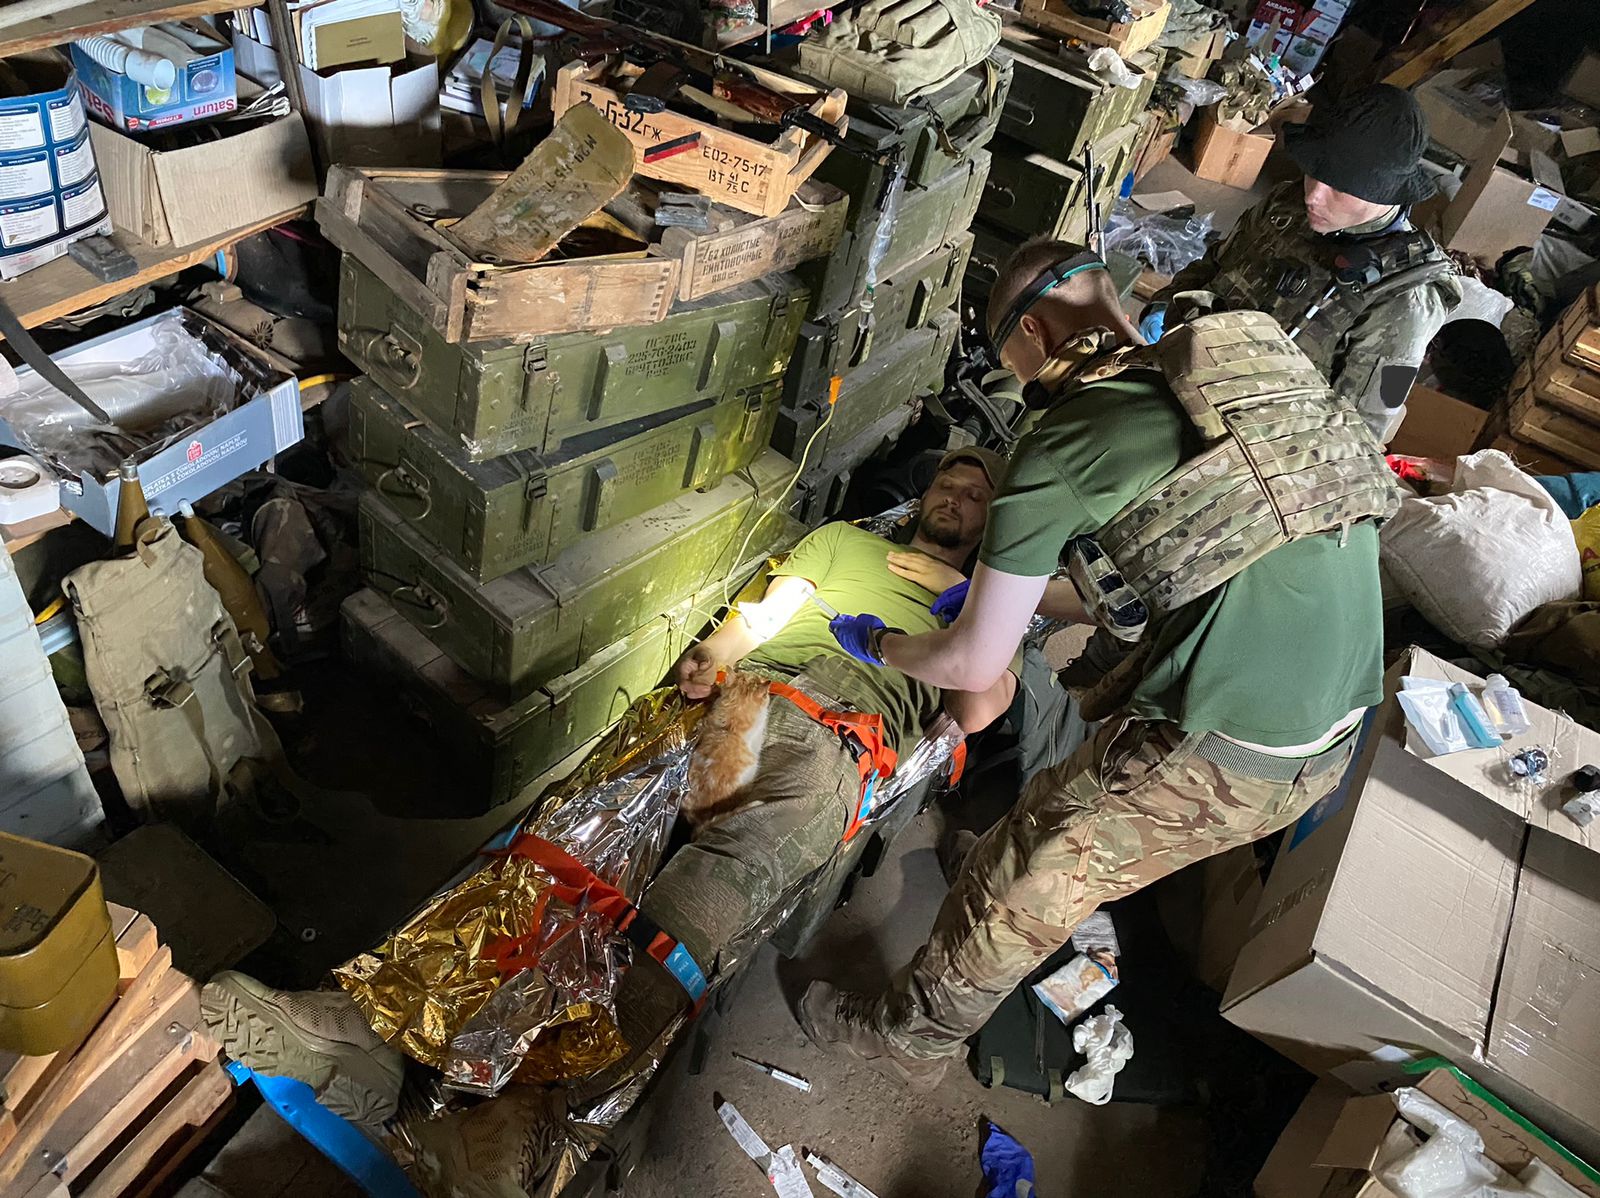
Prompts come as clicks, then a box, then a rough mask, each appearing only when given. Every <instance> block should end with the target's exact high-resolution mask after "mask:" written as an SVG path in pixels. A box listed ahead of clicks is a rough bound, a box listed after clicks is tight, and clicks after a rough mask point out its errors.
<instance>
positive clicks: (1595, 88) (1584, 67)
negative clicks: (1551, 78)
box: [1561, 50, 1600, 108]
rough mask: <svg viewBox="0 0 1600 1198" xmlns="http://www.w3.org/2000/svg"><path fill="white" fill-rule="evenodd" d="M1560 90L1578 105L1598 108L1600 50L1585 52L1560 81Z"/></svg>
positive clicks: (1599, 96) (1599, 100) (1599, 106)
mask: <svg viewBox="0 0 1600 1198" xmlns="http://www.w3.org/2000/svg"><path fill="white" fill-rule="evenodd" d="M1561 90H1562V91H1563V92H1564V93H1565V94H1566V95H1569V96H1571V97H1572V98H1573V99H1574V100H1576V101H1577V102H1578V103H1580V104H1587V105H1588V106H1589V107H1590V108H1600V50H1585V51H1584V53H1583V57H1582V58H1580V59H1578V61H1577V62H1576V63H1574V64H1573V67H1572V70H1570V71H1568V72H1567V77H1566V79H1565V80H1563V81H1562V84H1561Z"/></svg>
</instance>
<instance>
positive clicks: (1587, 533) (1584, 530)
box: [1572, 507, 1600, 601]
mask: <svg viewBox="0 0 1600 1198" xmlns="http://www.w3.org/2000/svg"><path fill="white" fill-rule="evenodd" d="M1572 536H1573V539H1574V540H1576V541H1577V543H1578V566H1579V568H1580V569H1581V570H1582V571H1583V597H1584V598H1585V599H1590V600H1597V601H1600V507H1592V508H1590V509H1589V510H1588V511H1586V512H1584V513H1583V515H1581V516H1579V517H1578V518H1577V519H1576V520H1574V521H1573V522H1572Z"/></svg>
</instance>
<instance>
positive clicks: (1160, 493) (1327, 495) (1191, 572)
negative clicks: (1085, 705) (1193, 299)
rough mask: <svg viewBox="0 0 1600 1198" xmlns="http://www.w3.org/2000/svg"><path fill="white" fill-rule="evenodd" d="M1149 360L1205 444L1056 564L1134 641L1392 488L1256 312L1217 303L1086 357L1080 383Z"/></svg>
mask: <svg viewBox="0 0 1600 1198" xmlns="http://www.w3.org/2000/svg"><path fill="white" fill-rule="evenodd" d="M1137 367H1144V368H1150V367H1155V368H1156V369H1159V370H1160V371H1161V373H1162V375H1163V376H1164V377H1165V378H1166V380H1167V384H1168V385H1169V386H1170V387H1171V389H1172V393H1173V396H1174V397H1175V398H1176V400H1177V402H1178V404H1179V405H1180V406H1181V407H1182V409H1183V412H1184V415H1185V416H1187V417H1188V418H1189V420H1190V421H1191V422H1192V424H1193V425H1194V427H1195V429H1196V430H1197V431H1198V433H1199V436H1200V440H1201V442H1202V445H1203V447H1202V449H1201V450H1200V452H1199V453H1198V454H1196V455H1195V456H1193V457H1191V458H1189V459H1188V460H1187V461H1184V462H1181V463H1180V464H1179V465H1178V466H1177V467H1176V468H1175V469H1174V470H1172V471H1171V472H1170V473H1169V474H1167V476H1166V477H1164V478H1162V479H1161V480H1159V481H1158V482H1157V483H1155V485H1153V486H1152V487H1150V488H1149V489H1148V490H1146V491H1145V492H1144V493H1143V494H1142V495H1140V496H1138V497H1137V498H1136V499H1134V500H1133V501H1132V502H1130V503H1128V504H1127V505H1126V506H1125V507H1123V509H1122V510H1121V511H1119V512H1118V513H1117V514H1116V515H1115V516H1113V517H1112V518H1111V519H1110V520H1109V521H1107V522H1106V524H1105V525H1104V526H1103V527H1102V528H1100V529H1099V530H1098V531H1097V532H1096V533H1094V535H1093V536H1091V537H1080V538H1078V539H1077V540H1075V541H1074V542H1072V543H1071V544H1069V546H1068V547H1067V555H1066V556H1067V568H1068V572H1069V573H1070V575H1071V576H1072V579H1073V582H1074V583H1075V584H1076V586H1077V588H1078V590H1079V592H1080V593H1081V595H1082V597H1083V599H1084V602H1085V604H1086V605H1087V606H1088V608H1089V610H1090V612H1091V614H1093V615H1094V616H1095V618H1096V620H1097V621H1098V622H1099V623H1100V624H1101V625H1102V626H1103V627H1105V628H1106V629H1108V630H1109V631H1110V632H1111V633H1112V634H1113V635H1114V636H1116V637H1118V638H1120V639H1122V640H1124V641H1138V640H1140V639H1141V638H1142V637H1143V635H1144V633H1145V631H1146V629H1147V627H1148V626H1149V625H1150V624H1151V623H1152V622H1154V621H1156V620H1159V618H1160V617H1161V616H1163V615H1165V614H1166V613H1168V612H1171V611H1174V610H1175V609H1177V608H1180V607H1182V606H1184V605H1185V604H1187V603H1189V602H1191V601H1193V600H1195V599H1198V598H1199V597H1200V596H1202V595H1205V594H1207V593H1208V592H1210V591H1213V590H1215V589H1216V588H1217V587H1220V586H1221V585H1222V584H1223V583H1225V582H1227V581H1228V580H1229V579H1230V578H1232V577H1233V576H1234V575H1235V574H1238V573H1239V572H1240V571H1241V570H1243V569H1245V567H1247V566H1249V565H1250V564H1251V563H1252V562H1254V561H1257V560H1258V559H1260V558H1261V557H1263V556H1264V555H1266V554H1268V553H1270V552H1272V550H1274V549H1276V548H1277V547H1278V546H1280V545H1286V544H1288V543H1289V542H1291V541H1296V540H1299V539H1301V538H1303V537H1313V536H1323V535H1329V534H1332V535H1338V536H1341V537H1343V536H1344V535H1346V534H1347V533H1348V530H1349V528H1350V527H1351V525H1353V524H1356V523H1359V522H1360V521H1363V520H1376V519H1384V518H1387V517H1389V516H1391V515H1393V514H1394V512H1395V511H1396V510H1397V509H1398V507H1399V503H1400V490H1399V486H1398V484H1397V483H1396V481H1395V477H1394V474H1393V473H1392V472H1391V471H1390V469H1389V467H1388V464H1387V463H1386V462H1385V461H1384V457H1383V450H1382V449H1381V447H1380V446H1379V445H1378V443H1377V441H1375V440H1374V439H1373V437H1372V434H1371V433H1370V432H1369V431H1368V430H1367V428H1366V425H1365V424H1364V423H1363V422H1362V419H1361V416H1360V414H1359V413H1358V412H1357V411H1356V410H1355V408H1354V407H1353V406H1351V405H1350V403H1348V402H1347V401H1346V400H1343V399H1340V398H1339V397H1338V396H1336V395H1335V394H1334V393H1333V391H1332V390H1331V389H1330V388H1329V387H1328V384H1327V381H1326V380H1325V379H1324V378H1323V377H1322V375H1321V374H1320V373H1318V371H1317V369H1316V368H1315V367H1314V366H1313V365H1312V364H1311V361H1310V359H1308V358H1307V357H1306V355H1305V354H1304V353H1303V352H1302V351H1301V350H1300V349H1299V348H1298V347H1297V346H1296V345H1295V343H1294V342H1293V341H1290V340H1289V338H1288V336H1287V335H1286V334H1285V333H1284V331H1283V329H1282V327H1281V326H1280V325H1279V324H1278V323H1277V322H1276V321H1274V320H1273V319H1272V318H1271V317H1270V316H1267V315H1265V314H1264V313H1261V312H1221V313H1215V314H1212V315H1209V316H1202V317H1198V318H1196V319H1195V320H1193V321H1191V322H1189V323H1187V324H1183V325H1180V326H1178V327H1177V328H1175V329H1173V330H1172V331H1171V332H1169V333H1168V334H1167V335H1166V336H1164V337H1163V338H1162V339H1161V340H1160V341H1158V342H1157V343H1156V344H1155V345H1150V346H1139V347H1135V348H1132V349H1125V350H1121V351H1118V352H1117V353H1115V354H1112V355H1109V356H1108V357H1106V358H1103V359H1101V360H1100V361H1099V362H1094V363H1090V364H1089V365H1088V366H1087V367H1086V368H1085V369H1084V370H1083V371H1082V372H1081V373H1080V374H1079V375H1078V376H1077V378H1076V379H1075V380H1074V381H1075V383H1076V384H1078V385H1082V384H1087V383H1092V382H1095V381H1098V380H1101V379H1105V378H1109V377H1112V376H1114V375H1116V374H1118V373H1120V372H1122V371H1124V370H1127V369H1130V368H1137Z"/></svg>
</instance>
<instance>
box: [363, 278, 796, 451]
mask: <svg viewBox="0 0 1600 1198" xmlns="http://www.w3.org/2000/svg"><path fill="white" fill-rule="evenodd" d="M806 304H807V295H806V290H805V288H804V286H802V285H801V284H800V282H799V281H798V280H797V279H795V278H794V276H792V275H772V276H770V277H769V278H767V279H763V280H758V281H756V282H753V283H744V284H741V285H740V286H738V287H735V288H733V289H732V290H730V291H725V292H722V293H721V294H719V295H715V296H712V297H711V298H709V299H703V300H696V301H694V302H692V303H680V304H677V305H675V306H674V307H673V310H672V311H671V313H669V314H668V315H667V317H666V319H665V320H662V321H660V322H659V323H656V324H650V325H639V326H635V327H631V328H620V329H613V330H611V331H610V332H606V333H593V332H587V333H563V334H561V335H559V336H554V337H539V338H535V339H534V340H532V341H528V342H511V341H476V342H458V343H452V342H449V341H446V340H445V339H444V337H443V336H442V335H441V334H440V333H439V332H438V330H436V329H435V328H434V327H433V326H432V325H431V324H429V323H428V321H426V320H425V319H423V317H422V316H421V315H420V314H418V313H417V311H416V310H415V309H413V308H411V307H409V306H407V304H406V303H405V301H404V300H402V299H401V298H400V297H399V296H397V295H396V294H395V293H394V291H393V290H391V289H390V288H389V287H388V286H386V285H385V284H384V283H383V282H382V281H381V280H380V279H379V278H378V277H377V275H375V274H373V273H372V272H371V271H370V270H368V269H367V268H366V267H365V266H363V265H362V264H361V262H360V261H358V260H357V259H355V258H353V257H351V256H350V255H348V254H347V255H345V258H344V262H343V265H342V267H341V269H340V278H339V348H340V349H341V350H342V351H343V352H344V354H345V356H347V357H348V358H349V359H350V360H351V361H352V362H354V363H355V364H356V365H357V366H359V367H361V369H362V370H363V371H365V372H366V373H367V374H368V375H370V376H371V378H372V379H373V380H374V381H375V382H377V383H378V384H380V385H381V386H382V387H383V389H384V390H385V391H387V392H388V393H389V394H390V395H392V396H394V397H395V398H396V399H398V400H400V402H401V403H403V404H405V406H406V407H407V408H408V409H410V411H411V412H412V413H413V414H415V415H417V416H420V417H422V419H424V420H426V421H427V422H428V423H429V424H431V425H433V427H434V428H436V429H438V430H439V431H440V432H441V433H443V434H445V435H446V437H447V438H448V439H449V440H450V441H452V442H454V443H456V444H457V445H459V446H460V448H461V450H462V451H463V452H464V453H465V454H466V457H467V460H468V461H473V462H481V461H485V460H487V459H489V458H496V457H499V456H501V455H502V454H507V453H513V452H516V451H518V450H533V451H534V452H536V453H548V452H553V451H555V450H557V449H560V448H561V447H562V445H563V444H564V443H565V442H566V441H568V440H571V439H573V438H575V437H581V436H583V435H585V434H587V433H590V432H592V431H593V430H595V429H598V428H606V427H609V426H612V425H617V424H622V423H624V422H626V421H629V420H635V419H638V418H640V417H645V416H653V415H655V414H657V413H660V412H664V411H668V410H669V409H672V408H677V407H682V406H683V405H684V404H688V403H693V402H695V401H697V400H707V399H718V398H721V397H722V396H724V395H726V394H728V393H729V392H731V391H733V390H735V389H737V388H741V387H748V386H751V385H753V384H756V383H764V382H766V381H767V380H768V379H772V378H776V377H777V376H778V375H780V374H782V373H783V369H784V367H785V366H786V365H787V364H788V361H789V355H790V352H791V351H792V350H793V349H794V340H795V336H796V334H797V333H798V332H799V329H800V322H801V321H802V320H803V319H804V318H805V310H806Z"/></svg>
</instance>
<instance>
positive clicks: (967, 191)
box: [795, 150, 989, 316]
mask: <svg viewBox="0 0 1600 1198" xmlns="http://www.w3.org/2000/svg"><path fill="white" fill-rule="evenodd" d="M831 157H832V156H831V155H830V158H831ZM988 177H989V151H988V150H974V151H973V152H972V155H971V156H970V157H969V158H968V159H967V160H966V161H965V162H962V163H959V164H957V165H956V166H955V167H954V168H953V169H951V170H950V171H947V172H946V173H945V174H943V175H941V176H940V177H939V178H937V179H934V180H933V181H932V182H931V183H928V184H927V185H926V186H924V185H922V184H911V185H908V186H907V187H906V189H905V193H904V194H903V195H902V196H901V197H900V207H899V210H898V211H897V212H896V214H895V220H894V228H893V229H892V231H891V233H890V236H889V248H888V250H887V251H886V252H885V253H884V258H883V262H882V264H881V265H880V266H879V268H878V278H879V279H880V280H881V279H890V278H893V277H894V276H895V275H896V274H897V273H899V272H900V271H902V270H904V269H905V268H906V267H908V266H910V265H911V264H912V263H914V262H916V261H918V260H919V259H921V258H924V257H926V256H927V255H928V254H930V253H932V252H933V251H934V250H936V249H938V248H939V247H940V246H941V245H944V244H945V243H947V242H951V241H954V240H955V239H956V238H957V237H959V236H960V235H961V234H962V233H965V232H966V231H967V227H968V226H969V225H971V224H972V216H973V213H975V212H977V210H978V202H979V200H980V199H982V197H983V184H984V180H985V179H987V178H988ZM877 229H878V220H877V218H876V217H874V218H873V220H871V221H870V222H868V223H867V225H866V227H865V228H864V229H862V228H858V227H857V226H856V225H855V224H852V225H851V227H850V228H847V229H846V230H845V232H844V236H843V237H841V238H840V239H839V244H838V245H837V246H835V247H834V251H833V253H832V255H830V256H829V257H827V258H819V259H816V260H815V261H812V262H806V263H803V264H801V265H800V266H797V267H796V268H795V274H797V275H798V276H800V279H801V281H802V282H804V283H805V284H806V285H807V286H808V287H809V288H810V289H811V307H810V312H811V313H812V315H813V316H816V315H827V314H830V313H837V312H843V311H844V310H845V309H846V308H849V307H851V306H853V305H854V304H856V303H857V302H858V301H859V300H860V298H861V295H862V293H863V291H864V290H865V288H866V277H867V251H868V250H869V249H870V248H871V245H872V238H873V237H874V236H875V235H876V233H877Z"/></svg>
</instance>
